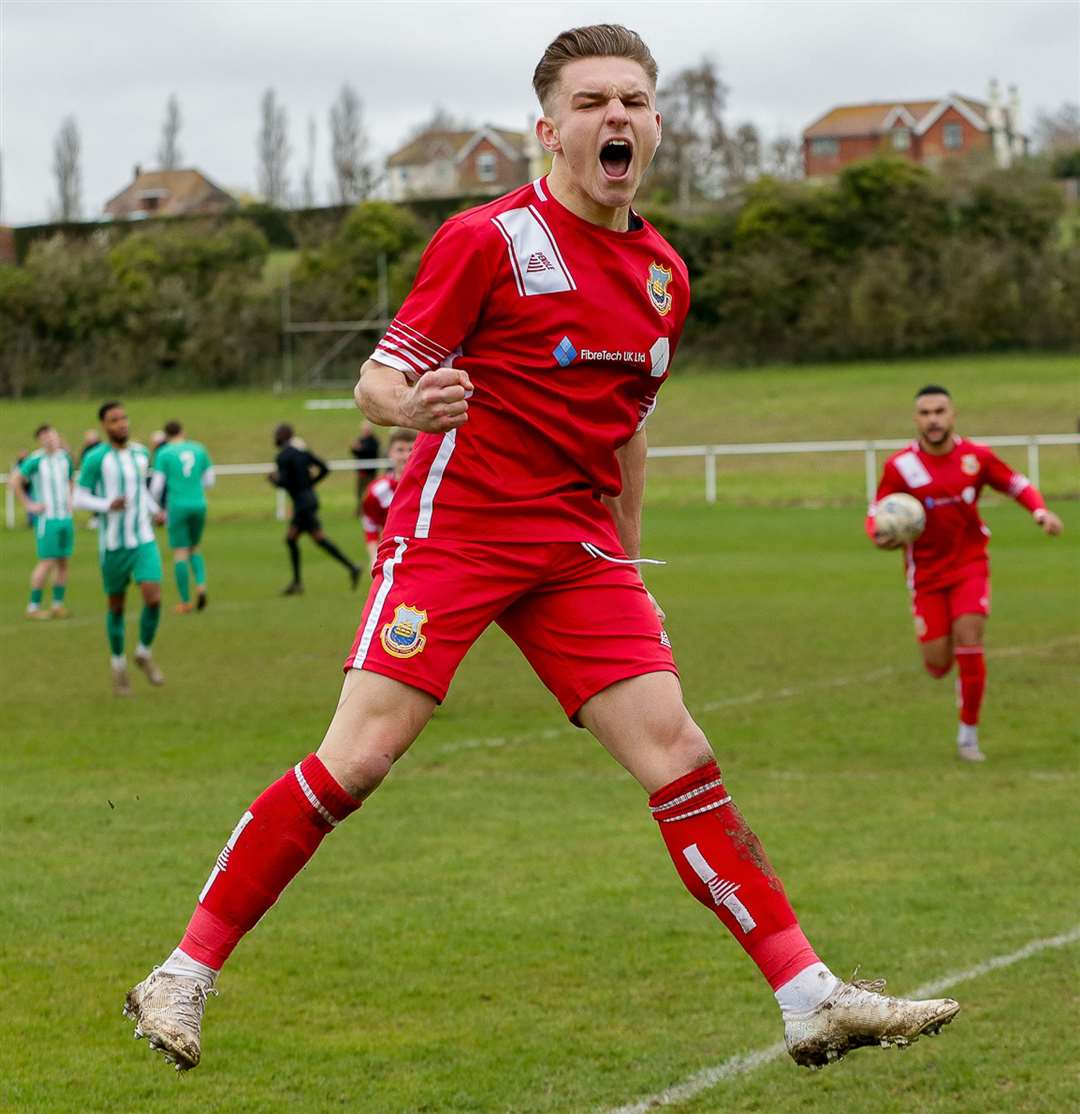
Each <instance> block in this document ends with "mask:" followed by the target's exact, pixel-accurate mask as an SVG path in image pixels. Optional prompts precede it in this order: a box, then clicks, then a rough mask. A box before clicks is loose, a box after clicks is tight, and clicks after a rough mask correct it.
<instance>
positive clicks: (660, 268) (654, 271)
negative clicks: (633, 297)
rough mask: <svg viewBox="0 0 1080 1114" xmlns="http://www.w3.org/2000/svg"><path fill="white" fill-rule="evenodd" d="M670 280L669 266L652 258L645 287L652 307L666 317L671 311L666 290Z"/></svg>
mask: <svg viewBox="0 0 1080 1114" xmlns="http://www.w3.org/2000/svg"><path fill="white" fill-rule="evenodd" d="M670 282H671V268H670V267H665V266H664V265H663V264H662V263H657V262H656V260H655V259H654V260H653V261H652V262H651V263H650V264H649V277H648V280H647V281H646V283H645V289H646V290H648V292H649V301H650V302H652V305H653V309H654V310H656V312H657V313H658V314H660V316H661V317H667V315H668V314H669V313H670V312H671V293H670V291H669V290H668V284H669V283H670Z"/></svg>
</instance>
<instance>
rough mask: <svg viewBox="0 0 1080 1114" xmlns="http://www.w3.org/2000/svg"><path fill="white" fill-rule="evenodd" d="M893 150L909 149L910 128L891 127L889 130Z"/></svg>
mask: <svg viewBox="0 0 1080 1114" xmlns="http://www.w3.org/2000/svg"><path fill="white" fill-rule="evenodd" d="M890 138H891V139H892V145H893V150H894V151H908V150H910V149H911V130H910V129H909V128H893V130H892V132H890Z"/></svg>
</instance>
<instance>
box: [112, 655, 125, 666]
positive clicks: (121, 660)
mask: <svg viewBox="0 0 1080 1114" xmlns="http://www.w3.org/2000/svg"><path fill="white" fill-rule="evenodd" d="M109 661H110V662H111V663H112V667H113V669H127V658H126V657H124V655H123V654H111V655H110V656H109Z"/></svg>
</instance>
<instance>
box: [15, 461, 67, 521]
mask: <svg viewBox="0 0 1080 1114" xmlns="http://www.w3.org/2000/svg"><path fill="white" fill-rule="evenodd" d="M19 471H20V472H21V473H22V474H23V475H24V476H25V477H26V478H27V479H28V480H29V481H30V499H31V500H32V501H33V502H34V503H42V504H44V506H45V510H44V511H43V512H42V513H41V515H40V517H41V518H70V517H71V471H72V469H71V457H70V456H69V455H68V453H67V452H66V451H65V450H64V449H57V450H56V452H54V453H47V452H46V451H45V450H44V449H38V451H37V452H36V453H31V454H30V455H29V456H28V457H27V458H26V459H25V460H24V461H23V462H22V464H20V465H19Z"/></svg>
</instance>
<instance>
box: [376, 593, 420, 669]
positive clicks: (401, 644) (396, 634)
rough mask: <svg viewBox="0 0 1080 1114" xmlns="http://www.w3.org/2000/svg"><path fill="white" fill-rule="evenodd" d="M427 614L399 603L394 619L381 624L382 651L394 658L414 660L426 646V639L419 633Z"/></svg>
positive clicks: (395, 609)
mask: <svg viewBox="0 0 1080 1114" xmlns="http://www.w3.org/2000/svg"><path fill="white" fill-rule="evenodd" d="M427 617H428V614H427V612H426V611H421V610H419V608H416V607H410V606H409V605H408V604H404V603H399V604H398V605H397V607H395V608H394V617H393V619H391V620H390V622H389V623H384V624H383V629H382V633H381V634H380V635H379V640H380V641H381V642H382V647H383V649H384V650H385V651H386V652H387V653H388V654H389V655H390V656H391V657H395V658H414V657H416V655H417V654H419V653H420V651H421V650H423V648H424V647H425V646H426V645H427V638H426V636H425V635H423V634H421V633H420V629H421V627H423V625H424V624H425V623H426V622H427Z"/></svg>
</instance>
